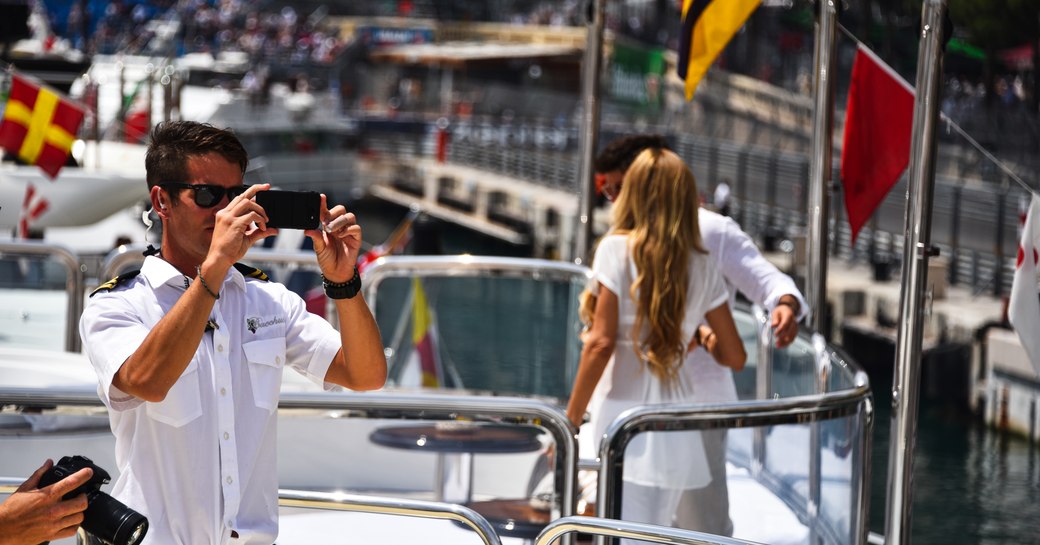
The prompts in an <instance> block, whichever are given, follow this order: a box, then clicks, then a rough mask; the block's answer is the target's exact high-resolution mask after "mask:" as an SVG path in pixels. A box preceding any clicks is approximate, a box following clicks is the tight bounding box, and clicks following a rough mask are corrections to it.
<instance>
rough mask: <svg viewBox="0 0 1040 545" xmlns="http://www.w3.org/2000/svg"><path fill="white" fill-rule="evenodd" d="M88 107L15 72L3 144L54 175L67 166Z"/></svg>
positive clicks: (1, 126)
mask: <svg viewBox="0 0 1040 545" xmlns="http://www.w3.org/2000/svg"><path fill="white" fill-rule="evenodd" d="M83 113H84V109H83V107H82V106H80V105H79V104H77V103H75V102H73V101H71V100H68V99H67V98H65V97H62V96H61V95H60V94H58V93H57V92H56V91H53V90H51V89H49V88H47V87H45V86H43V85H41V84H38V83H35V82H34V81H33V80H31V79H29V78H26V77H24V76H20V75H18V74H13V75H12V76H11V93H10V95H9V96H8V99H7V107H6V108H5V109H4V118H3V122H0V147H2V148H4V149H6V150H8V151H10V152H12V153H15V154H17V155H18V158H19V159H21V160H23V161H25V162H26V163H29V164H30V165H37V166H39V167H40V168H41V169H43V171H44V172H46V173H47V175H48V176H50V177H51V178H54V177H56V176H57V175H58V171H59V170H61V167H62V166H64V165H65V162H66V161H67V160H68V158H69V153H70V152H71V151H72V143H73V142H75V141H76V133H77V132H78V131H79V126H80V124H81V123H82V122H83Z"/></svg>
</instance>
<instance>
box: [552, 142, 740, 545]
mask: <svg viewBox="0 0 1040 545" xmlns="http://www.w3.org/2000/svg"><path fill="white" fill-rule="evenodd" d="M697 213H698V194H697V184H696V181H695V180H694V177H693V173H692V172H690V169H689V168H688V167H687V166H686V165H685V164H684V163H683V161H682V159H680V158H679V156H677V155H676V154H675V153H673V152H671V151H669V150H666V149H661V148H648V149H646V150H643V151H642V152H641V153H640V154H639V155H638V156H637V157H636V158H635V160H634V161H633V162H632V165H631V166H630V167H629V168H628V170H627V171H626V173H625V176H624V181H623V183H622V185H621V193H620V194H619V195H618V198H617V201H616V203H615V204H614V208H613V223H612V226H611V229H610V231H609V232H608V233H607V234H606V235H605V236H604V237H603V238H602V239H601V240H600V242H599V245H598V247H597V249H596V255H595V258H594V259H593V264H592V269H593V272H594V273H595V280H594V282H593V283H592V284H591V285H590V286H589V289H588V290H587V291H586V293H585V294H583V298H582V316H583V318H584V319H585V322H586V324H588V326H589V327H588V329H587V331H586V332H585V334H584V336H583V340H584V347H583V349H582V354H581V362H580V363H579V366H578V374H577V377H576V378H575V381H574V388H573V390H572V391H571V396H570V401H569V403H568V405H567V416H568V418H570V420H571V422H572V423H573V424H574V425H575V426H576V427H577V426H581V424H582V422H583V420H584V418H585V413H586V409H588V413H589V416H590V419H589V423H588V426H587V427H586V428H585V431H584V432H582V434H581V436H580V437H579V439H580V442H581V443H582V446H583V449H582V450H583V452H584V453H585V454H583V456H587V455H589V454H591V455H595V453H597V452H598V447H599V445H598V441H599V438H600V437H602V436H603V433H604V432H605V431H606V428H607V426H609V425H610V423H611V422H612V421H613V420H614V418H616V417H617V416H618V415H619V414H621V413H622V412H623V411H625V410H626V409H629V408H632V407H638V406H644V405H655V404H664V403H683V402H690V401H691V399H692V397H693V393H694V391H695V390H696V388H697V384H695V383H694V381H693V380H692V378H691V377H692V375H691V374H690V373H689V372H687V371H688V367H689V366H686V365H684V363H685V362H686V360H687V358H688V357H689V354H690V353H691V352H692V351H695V350H698V349H700V348H703V349H705V350H707V351H708V353H710V354H711V355H712V356H713V357H714V359H715V360H716V361H717V362H718V363H719V364H720V365H723V366H726V367H729V368H732V369H733V370H735V371H739V370H741V369H743V367H744V362H745V359H746V357H747V355H746V354H745V352H744V346H743V343H742V342H741V339H740V337H739V335H738V333H737V328H736V325H735V324H734V322H733V316H732V314H730V310H729V305H728V293H727V291H726V286H725V283H724V281H723V279H722V276H721V274H720V273H719V271H718V269H717V266H716V264H715V262H714V260H712V259H710V258H709V256H708V253H707V251H706V250H705V249H704V245H703V242H702V241H701V235H700V230H699V227H698V217H697ZM590 432H591V433H590ZM722 444H723V448H718V445H711V444H709V445H706V444H705V439H704V438H703V437H702V434H701V433H699V432H664V433H655V432H652V433H644V434H640V435H638V436H636V438H635V439H634V440H633V441H632V442H631V443H629V446H628V448H627V450H626V454H625V471H624V481H625V482H624V489H623V496H622V498H623V499H622V518H623V519H625V520H631V521H636V522H647V523H652V524H659V525H664V526H671V525H672V524H673V523H674V522H675V521H676V520H677V519H678V520H680V521H690V520H695V519H696V517H695V516H694V517H692V518H691V517H690V516H683V515H682V514H678V515H677V509H678V507H679V505H680V502H681V501H682V500H683V496H684V494H686V493H687V492H689V491H693V490H697V489H702V488H704V487H706V486H708V485H709V484H710V483H711V479H712V475H711V473H712V472H711V471H709V467H708V466H709V457H711V458H718V457H723V461H724V456H725V449H724V440H723V443H722ZM706 447H708V448H707V449H706ZM589 451H591V453H590V452H589ZM715 461H716V463H717V462H718V460H715ZM722 490H723V492H724V491H725V488H724V487H723V488H722ZM719 501H726V499H725V498H719ZM682 503H683V506H684V509H694V510H696V509H697V506H695V505H694V506H691V505H689V503H690V502H682ZM716 518H722V519H724V520H718V521H705V522H703V523H697V525H699V526H701V527H697V528H690V529H696V530H701V531H705V532H710V533H716V534H723V535H729V534H730V533H731V532H732V524H731V523H730V522H729V518H728V516H724V517H716ZM686 524H689V522H686ZM683 527H688V526H687V525H683Z"/></svg>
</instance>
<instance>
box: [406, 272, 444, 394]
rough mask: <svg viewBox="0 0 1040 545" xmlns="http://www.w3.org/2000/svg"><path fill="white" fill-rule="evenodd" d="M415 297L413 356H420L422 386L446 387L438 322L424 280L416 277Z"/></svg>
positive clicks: (413, 286)
mask: <svg viewBox="0 0 1040 545" xmlns="http://www.w3.org/2000/svg"><path fill="white" fill-rule="evenodd" d="M412 289H413V291H414V296H415V299H414V300H413V303H412V343H413V344H414V346H415V352H413V358H415V357H416V356H417V357H418V360H419V361H418V363H419V370H420V371H421V376H422V386H423V387H426V388H441V387H444V366H443V365H441V357H440V348H439V347H438V345H439V344H440V338H439V336H438V334H437V323H436V321H435V320H434V317H433V311H432V310H431V309H430V305H429V303H427V301H426V290H424V289H423V286H422V281H421V280H420V279H419V278H418V277H416V278H414V279H413V280H412Z"/></svg>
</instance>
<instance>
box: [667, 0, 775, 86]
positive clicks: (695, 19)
mask: <svg viewBox="0 0 1040 545" xmlns="http://www.w3.org/2000/svg"><path fill="white" fill-rule="evenodd" d="M760 1H761V0H683V3H682V30H680V31H679V62H678V64H677V65H676V72H677V73H678V75H679V79H682V80H684V81H685V82H686V100H693V92H694V91H695V90H697V85H698V84H699V83H700V82H701V79H702V78H703V77H704V74H705V73H707V71H708V68H709V67H710V66H711V63H713V62H715V59H716V58H717V57H718V56H719V53H722V50H723V49H725V48H726V44H728V43H729V41H730V39H732V38H733V35H734V34H736V33H737V31H738V30H740V27H742V26H744V22H745V21H747V19H748V17H750V16H751V14H752V13H754V11H755V9H756V8H758V4H759V2H760Z"/></svg>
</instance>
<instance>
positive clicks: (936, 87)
mask: <svg viewBox="0 0 1040 545" xmlns="http://www.w3.org/2000/svg"><path fill="white" fill-rule="evenodd" d="M947 22H948V19H946V0H925V2H924V3H923V5H922V7H921V39H920V45H919V46H918V56H917V58H918V63H917V82H916V86H915V88H916V89H917V97H916V100H915V101H914V124H913V137H912V140H911V143H910V168H909V176H910V178H909V180H910V183H909V188H908V191H907V207H906V219H905V229H904V230H905V232H904V239H903V241H904V242H903V271H902V282H901V288H900V294H899V295H900V296H899V302H900V309H899V331H898V334H897V337H896V362H895V369H894V373H893V374H894V376H893V380H892V383H893V386H892V431H891V443H890V448H889V456H888V469H889V471H888V489H887V490H888V501H887V502H886V506H885V507H886V513H885V542H886V543H887V544H889V545H893V544H900V545H908V544H909V543H910V529H911V526H910V521H911V516H910V515H911V507H912V505H913V454H914V443H915V442H916V439H917V410H918V406H917V405H918V397H919V396H918V394H919V387H920V379H921V337H922V322H923V315H924V309H925V297H924V287H925V286H926V281H927V272H928V258H929V256H930V255H931V254H932V251H931V250H932V246H931V242H930V239H931V213H932V191H933V188H934V185H935V149H936V140H935V136H936V135H935V132H936V126H937V125H938V119H939V116H938V113H939V107H938V106H939V99H940V93H941V91H942V65H943V49H944V48H945V45H946V39H947V38H948V36H949V33H948V32H944V30H948V29H947V28H945V27H944V25H945V24H946V23H947ZM929 303H930V301H929Z"/></svg>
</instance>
